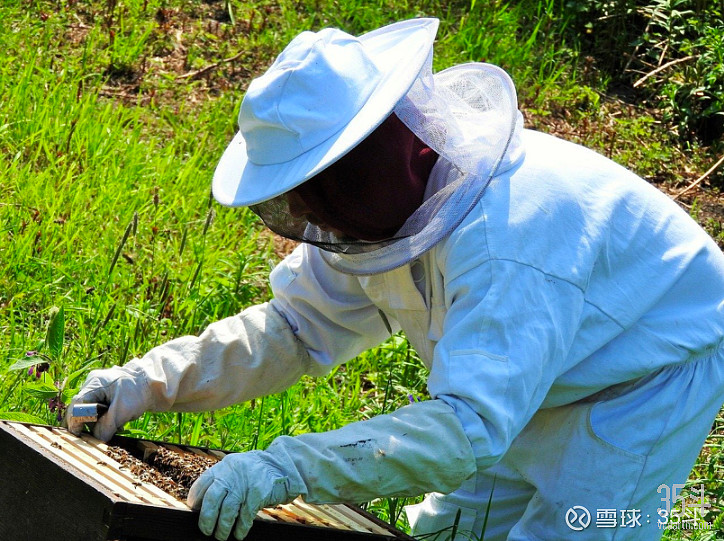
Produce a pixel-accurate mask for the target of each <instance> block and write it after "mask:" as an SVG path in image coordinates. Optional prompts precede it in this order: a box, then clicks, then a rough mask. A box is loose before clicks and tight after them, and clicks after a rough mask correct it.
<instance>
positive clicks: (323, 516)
mask: <svg viewBox="0 0 724 541" xmlns="http://www.w3.org/2000/svg"><path fill="white" fill-rule="evenodd" d="M294 505H296V506H298V507H301V508H302V509H304V510H305V511H307V512H308V513H310V514H313V515H314V516H316V517H319V519H320V520H323V521H324V522H326V523H328V524H329V525H330V527H332V528H337V529H339V530H351V529H352V528H350V527H349V526H348V525H347V524H345V523H344V522H340V521H339V520H337V519H336V518H335V517H333V516H332V515H330V514H329V513H326V512H325V509H324V508H322V507H321V506H319V505H310V504H308V503H307V502H305V501H304V500H302V499H301V498H297V499H296V500H294Z"/></svg>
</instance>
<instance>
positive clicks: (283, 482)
mask: <svg viewBox="0 0 724 541" xmlns="http://www.w3.org/2000/svg"><path fill="white" fill-rule="evenodd" d="M305 491H306V489H305V486H304V482H303V481H302V479H301V478H300V477H299V474H298V473H297V471H296V469H295V468H294V464H292V463H290V462H288V461H287V463H282V462H281V461H279V460H277V459H276V458H275V457H274V456H272V455H270V454H269V453H266V452H264V451H251V452H249V453H240V454H233V455H227V456H226V457H224V459H223V460H222V461H221V462H219V463H218V464H216V465H215V466H214V467H213V468H210V469H208V470H206V471H205V472H204V473H203V474H202V475H201V476H200V477H199V478H198V479H197V480H196V482H195V483H194V484H193V486H192V487H191V490H190V491H189V497H188V503H189V505H190V506H191V507H192V508H193V509H199V508H200V509H201V513H200V515H199V528H200V529H201V531H202V532H203V533H204V535H211V534H212V533H213V532H214V527H216V534H215V537H216V539H220V540H224V539H227V538H228V537H229V534H230V533H231V529H232V527H234V522H236V527H235V528H234V537H236V539H244V537H246V534H247V533H249V529H250V528H251V525H252V523H253V521H254V517H255V516H256V514H257V512H258V511H259V510H260V509H262V508H263V507H270V506H274V505H277V504H280V503H287V502H290V501H292V500H293V499H294V498H296V497H297V496H298V495H299V494H301V493H303V492H305Z"/></svg>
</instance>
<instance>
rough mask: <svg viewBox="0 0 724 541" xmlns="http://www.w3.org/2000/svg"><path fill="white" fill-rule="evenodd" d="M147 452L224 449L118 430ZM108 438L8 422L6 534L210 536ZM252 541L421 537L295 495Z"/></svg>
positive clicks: (259, 525) (35, 537) (174, 540)
mask: <svg viewBox="0 0 724 541" xmlns="http://www.w3.org/2000/svg"><path fill="white" fill-rule="evenodd" d="M111 444H113V445H116V446H119V447H122V448H123V449H125V450H127V451H129V452H130V453H131V454H134V455H136V456H139V457H142V456H143V455H144V453H146V454H147V453H148V451H149V449H152V448H154V447H155V446H157V445H161V446H166V447H167V448H169V449H171V450H173V451H176V452H180V453H193V454H196V455H201V456H205V457H212V458H215V459H217V460H218V459H219V458H222V457H223V455H224V454H225V453H226V452H225V451H218V450H209V449H202V448H198V447H189V446H172V445H169V444H164V443H160V442H149V441H147V440H136V439H132V438H122V437H116V438H114V439H113V440H112V441H111ZM106 451H107V446H106V444H104V443H103V442H101V441H99V440H97V439H95V438H93V437H91V436H90V435H87V434H83V435H82V436H81V437H76V436H73V435H72V434H70V433H69V432H68V431H66V430H64V429H61V428H57V427H50V426H44V425H33V424H28V423H16V422H8V421H0V486H1V487H2V488H0V539H3V540H8V541H16V540H17V541H23V540H27V541H40V540H45V539H48V540H54V541H55V540H57V541H64V540H68V541H94V540H127V541H141V540H148V541H150V540H167V541H194V540H207V539H211V538H209V537H206V536H204V535H203V534H201V532H200V531H199V529H198V526H197V520H198V513H197V512H195V511H192V510H191V509H190V508H189V507H188V506H187V505H186V503H185V502H183V501H181V500H178V499H176V498H174V497H173V496H171V495H169V494H168V493H166V492H164V491H163V490H161V489H160V488H157V487H156V486H154V485H152V484H149V483H147V482H145V481H142V480H141V479H140V478H138V477H137V476H135V475H134V474H132V473H131V472H130V471H129V470H128V468H126V467H125V466H124V465H122V464H120V463H118V462H116V461H115V460H114V459H112V458H110V457H109V456H108V455H107V454H106ZM247 539H248V540H249V541H262V540H263V541H276V540H279V541H282V540H289V541H347V540H349V541H391V540H394V539H403V540H412V538H411V537H409V536H408V535H406V534H404V533H403V532H400V531H398V530H395V529H394V528H392V527H390V526H389V525H388V524H386V523H384V522H382V521H380V520H379V519H377V518H376V517H374V516H372V515H370V514H369V513H366V512H364V511H363V510H361V509H359V508H357V507H355V506H351V505H345V504H340V505H311V504H307V503H305V502H303V501H301V500H300V499H299V498H298V499H297V500H295V501H294V502H292V503H290V504H288V505H283V506H277V507H275V508H273V509H272V508H270V509H264V510H262V511H260V512H259V514H258V516H257V518H256V519H255V521H254V525H253V526H252V528H251V531H250V532H249V535H248V536H247Z"/></svg>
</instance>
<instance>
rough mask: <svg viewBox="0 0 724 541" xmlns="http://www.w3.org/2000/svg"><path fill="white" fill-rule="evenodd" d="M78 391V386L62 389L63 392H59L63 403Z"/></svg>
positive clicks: (66, 402) (67, 401)
mask: <svg viewBox="0 0 724 541" xmlns="http://www.w3.org/2000/svg"><path fill="white" fill-rule="evenodd" d="M78 391H80V387H72V388H70V389H68V388H66V389H63V392H62V393H61V400H62V401H63V404H69V403H70V401H71V400H72V399H73V397H74V396H75V395H77V394H78Z"/></svg>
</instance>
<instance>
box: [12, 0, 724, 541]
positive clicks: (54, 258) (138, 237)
mask: <svg viewBox="0 0 724 541" xmlns="http://www.w3.org/2000/svg"><path fill="white" fill-rule="evenodd" d="M564 7H565V6H563V5H562V4H561V3H556V2H554V1H553V0H547V1H544V2H540V3H537V2H534V1H533V0H525V1H519V2H510V3H506V2H502V1H499V0H487V1H485V2H481V1H472V2H471V3H466V2H433V1H430V0H423V1H421V2H415V3H413V2H404V1H403V2H399V1H395V2H393V1H391V0H389V1H377V2H362V1H360V0H340V1H339V2H335V3H331V2H323V1H322V0H300V1H298V2H292V1H290V0H280V1H278V2H272V1H263V2H254V3H245V2H241V1H238V0H229V1H215V0H208V1H201V0H125V1H124V0H110V1H108V0H38V1H30V0H26V1H19V0H15V1H12V0H11V1H6V2H3V3H2V5H0V21H3V24H2V25H0V50H1V51H2V53H0V378H1V379H0V412H12V413H14V414H16V415H17V414H25V415H33V416H36V417H37V418H39V419H41V420H42V421H44V422H47V423H52V424H55V423H56V422H57V421H56V419H55V414H53V413H52V412H50V411H49V410H48V407H47V397H45V395H41V394H38V393H39V392H40V391H38V389H39V386H38V385H37V384H38V383H41V382H42V383H45V384H46V385H48V386H52V385H53V384H54V380H56V379H58V380H62V379H63V378H64V377H65V376H67V375H69V374H75V376H74V378H72V379H73V380H74V381H69V382H68V383H67V389H69V390H72V389H73V388H74V387H76V386H77V385H79V384H80V382H81V381H82V379H83V376H84V374H85V373H87V371H88V370H90V369H92V368H97V367H104V366H110V365H114V364H123V363H124V362H126V361H127V360H129V359H131V358H133V357H136V356H140V355H142V354H143V353H144V352H146V351H147V350H148V349H150V348H151V347H153V346H154V345H157V344H160V343H162V342H164V341H166V340H168V339H170V338H173V337H175V336H180V335H184V334H196V333H198V332H200V331H201V330H202V329H203V328H204V327H205V326H206V325H207V324H208V323H210V322H211V321H214V320H216V319H219V318H222V317H225V316H227V315H231V314H234V313H236V312H238V311H239V310H241V309H242V308H243V307H245V306H248V305H250V304H253V303H256V302H260V301H263V300H266V299H268V298H269V296H270V291H269V288H268V284H267V275H268V272H269V268H270V266H271V265H273V264H274V263H275V262H276V261H277V260H278V257H277V256H276V255H275V253H274V250H273V246H272V243H271V241H270V236H269V235H268V234H267V233H265V232H264V230H263V228H262V227H260V225H259V223H258V221H257V219H256V218H255V217H254V216H253V215H252V214H251V213H250V212H248V211H244V210H238V209H237V210H234V209H227V208H222V207H220V206H218V205H216V204H215V203H213V202H212V201H211V199H210V181H211V175H212V172H213V169H214V167H215V164H216V161H217V160H218V158H219V156H220V154H221V152H222V150H223V148H224V147H225V145H226V143H227V142H228V141H229V140H230V138H231V137H232V135H233V133H234V131H235V120H236V119H235V115H236V112H237V108H238V103H239V101H240V98H241V96H242V95H243V91H244V89H245V87H246V85H247V84H248V82H249V79H250V78H251V77H252V76H254V75H256V74H259V73H260V72H261V71H263V69H264V68H265V66H266V65H268V64H269V63H270V62H271V60H272V59H273V57H274V54H275V53H276V52H278V51H279V50H280V49H281V48H282V47H283V46H284V45H285V44H286V43H287V42H288V41H289V39H291V37H293V36H294V35H295V34H297V33H298V32H299V31H300V30H303V29H318V28H320V27H323V26H326V25H336V26H340V27H342V28H344V29H346V30H348V31H350V32H353V33H360V32H364V31H367V30H370V29H373V28H375V27H378V26H380V25H383V24H385V23H388V22H392V21H394V20H398V19H401V18H406V17H411V16H417V15H434V16H438V17H440V18H441V19H442V22H441V30H440V33H439V40H438V44H437V57H436V61H435V67H436V69H442V68H445V67H447V66H449V65H452V64H455V63H458V62H463V61H469V60H476V61H477V60H483V61H488V62H493V63H496V64H499V65H501V66H502V67H504V68H505V69H506V70H508V71H509V72H510V73H511V75H512V76H513V78H514V80H515V81H516V83H517V85H518V87H519V93H520V97H521V101H522V103H523V104H524V106H525V109H526V114H527V118H528V120H529V124H536V125H538V126H539V127H541V128H542V129H546V128H547V129H549V130H551V131H560V130H559V129H558V130H557V129H556V127H560V126H561V122H563V123H565V125H566V126H568V127H570V129H571V130H572V134H573V137H571V138H573V139H578V140H580V141H581V142H584V143H586V144H588V145H589V146H593V147H594V148H597V149H599V150H601V151H602V152H604V153H607V154H609V155H611V156H612V157H614V159H617V160H618V161H620V162H621V163H624V164H626V165H630V166H635V168H636V169H637V170H639V172H641V173H642V174H645V175H647V176H649V177H651V178H652V179H654V180H663V181H666V182H670V183H675V182H676V180H675V178H674V177H676V172H677V171H680V170H682V169H684V168H687V167H688V168H691V169H693V170H702V169H703V168H704V164H706V163H707V162H710V161H711V157H712V155H711V154H709V153H708V152H710V151H709V150H707V149H702V148H700V147H697V146H696V145H695V144H692V145H691V146H689V147H681V149H677V143H676V141H675V140H674V139H672V138H671V136H670V134H668V131H667V130H666V127H665V126H663V129H662V126H661V124H660V123H659V121H658V120H657V119H654V118H653V117H652V116H651V115H650V114H648V113H647V114H640V113H641V111H640V110H637V109H636V108H635V107H633V106H632V107H631V108H630V109H626V111H627V112H631V113H632V114H631V115H630V116H629V115H612V114H611V112H612V110H614V113H615V112H616V111H620V108H619V106H618V105H616V102H612V101H611V100H608V99H607V98H604V97H602V96H604V94H605V90H606V87H607V85H608V83H609V80H610V76H609V74H607V73H606V72H605V70H603V71H602V70H597V69H590V70H589V68H588V64H586V60H585V59H582V58H581V55H580V54H579V52H578V45H577V44H576V41H575V39H574V38H575V35H574V34H573V33H572V32H571V31H569V20H568V19H567V15H566V10H565V9H564ZM236 55H239V56H238V58H237V59H236V60H235V61H231V62H227V61H226V60H227V59H229V58H232V57H234V56H236ZM205 68H210V69H205ZM611 123H613V126H611ZM637 142H644V144H637ZM662 162H666V163H668V164H670V165H669V168H668V169H669V171H670V172H671V173H670V174H669V175H668V176H665V177H664V178H663V179H657V178H656V175H659V174H661V173H660V171H661V167H660V164H661V163H662ZM694 210H696V209H694ZM707 219H709V220H711V218H707ZM709 228H710V230H711V231H719V232H721V230H722V227H721V222H720V221H719V220H716V219H714V220H713V222H712V223H710V224H709ZM54 306H62V307H63V310H64V317H65V340H64V346H63V350H62V353H61V355H60V356H58V357H57V358H56V360H55V361H54V364H55V366H54V367H53V370H51V373H46V374H45V375H44V376H43V378H42V379H41V380H39V381H36V380H35V379H34V378H33V377H30V376H28V375H27V373H26V371H25V370H19V371H9V372H8V371H7V368H8V367H10V366H11V365H12V364H14V363H15V362H17V361H18V360H22V359H24V358H25V352H26V351H29V350H36V349H38V348H39V347H41V346H40V345H41V344H42V341H43V340H44V338H45V336H46V328H47V325H48V321H49V313H50V310H51V308H52V307H54ZM47 348H48V346H47V345H46V347H45V349H44V350H43V351H47ZM425 376H426V374H425V370H424V368H423V367H422V365H421V363H420V361H419V359H418V358H417V355H416V353H415V352H414V351H413V350H412V349H411V348H410V347H409V345H408V343H407V341H406V340H405V339H404V337H403V336H396V337H394V338H393V339H391V340H390V341H388V342H387V343H385V344H382V345H381V346H380V347H379V348H376V349H374V350H372V351H370V352H367V353H365V354H363V355H361V356H360V357H359V358H357V359H355V360H354V361H352V362H350V363H348V364H347V365H345V366H343V367H340V368H338V369H336V370H335V371H334V372H333V373H332V374H330V375H329V376H328V377H326V378H318V379H311V378H304V379H302V380H301V381H300V382H299V383H298V384H296V385H295V386H294V387H293V388H292V389H290V390H288V391H287V392H285V393H281V394H278V395H273V396H268V397H266V398H260V399H257V400H255V401H251V402H249V403H245V404H240V405H237V406H234V407H230V408H227V409H225V410H223V411H215V412H208V413H204V414H183V415H181V414H154V415H150V414H147V415H145V416H143V417H142V418H141V419H139V420H138V421H136V422H134V423H131V424H129V425H128V431H129V432H130V433H132V434H136V435H139V436H144V437H150V438H156V439H165V440H169V441H175V442H182V443H186V444H193V445H203V446H210V447H221V448H225V449H233V450H242V451H243V450H249V449H254V448H264V447H265V446H267V445H268V444H269V443H270V442H271V441H272V440H273V438H275V437H276V436H279V435H282V434H291V435H293V434H299V433H303V432H307V431H323V430H329V429H333V428H337V427H339V426H342V425H344V424H346V423H348V422H351V421H354V420H358V419H364V418H368V417H371V416H374V415H376V414H379V413H382V412H385V411H391V410H393V409H395V408H397V407H400V406H402V405H404V404H406V403H408V400H409V399H408V395H413V396H415V397H424V396H425V392H426V391H425ZM41 396H43V397H41ZM717 433H718V434H721V433H722V432H721V430H720V429H717ZM723 448H724V447H723V446H722V440H721V436H719V435H717V434H716V433H715V434H713V435H712V438H711V439H710V441H709V442H708V444H707V448H706V450H705V452H704V453H703V454H702V459H701V462H700V464H699V465H698V466H697V468H696V469H695V470H694V472H692V477H691V481H692V482H694V481H696V482H699V481H704V482H705V484H706V486H707V495H708V496H709V501H711V502H712V503H713V504H716V506H717V507H716V512H717V514H716V516H714V515H712V520H715V519H716V520H717V522H718V523H719V524H718V526H719V528H720V530H719V531H724V530H721V523H720V522H721V521H720V520H719V519H718V518H716V517H719V516H720V515H719V514H718V511H719V509H720V507H721V505H722V501H724V494H722V492H723V491H724V489H723V488H722V483H721V468H722V463H724V459H723V457H722V455H723V453H724V451H723ZM404 503H405V502H404V501H402V500H397V499H391V500H381V501H378V502H374V503H373V504H372V505H371V508H372V509H373V510H374V511H375V512H377V513H379V514H380V515H381V516H382V517H384V518H386V519H388V520H391V521H392V522H395V521H397V522H398V524H400V525H401V526H403V527H404V520H405V519H404V515H401V514H400V512H401V507H402V505H403V504H404ZM667 535H668V537H667V538H668V539H679V537H672V535H673V534H667ZM696 539H707V538H706V537H701V538H696Z"/></svg>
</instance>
